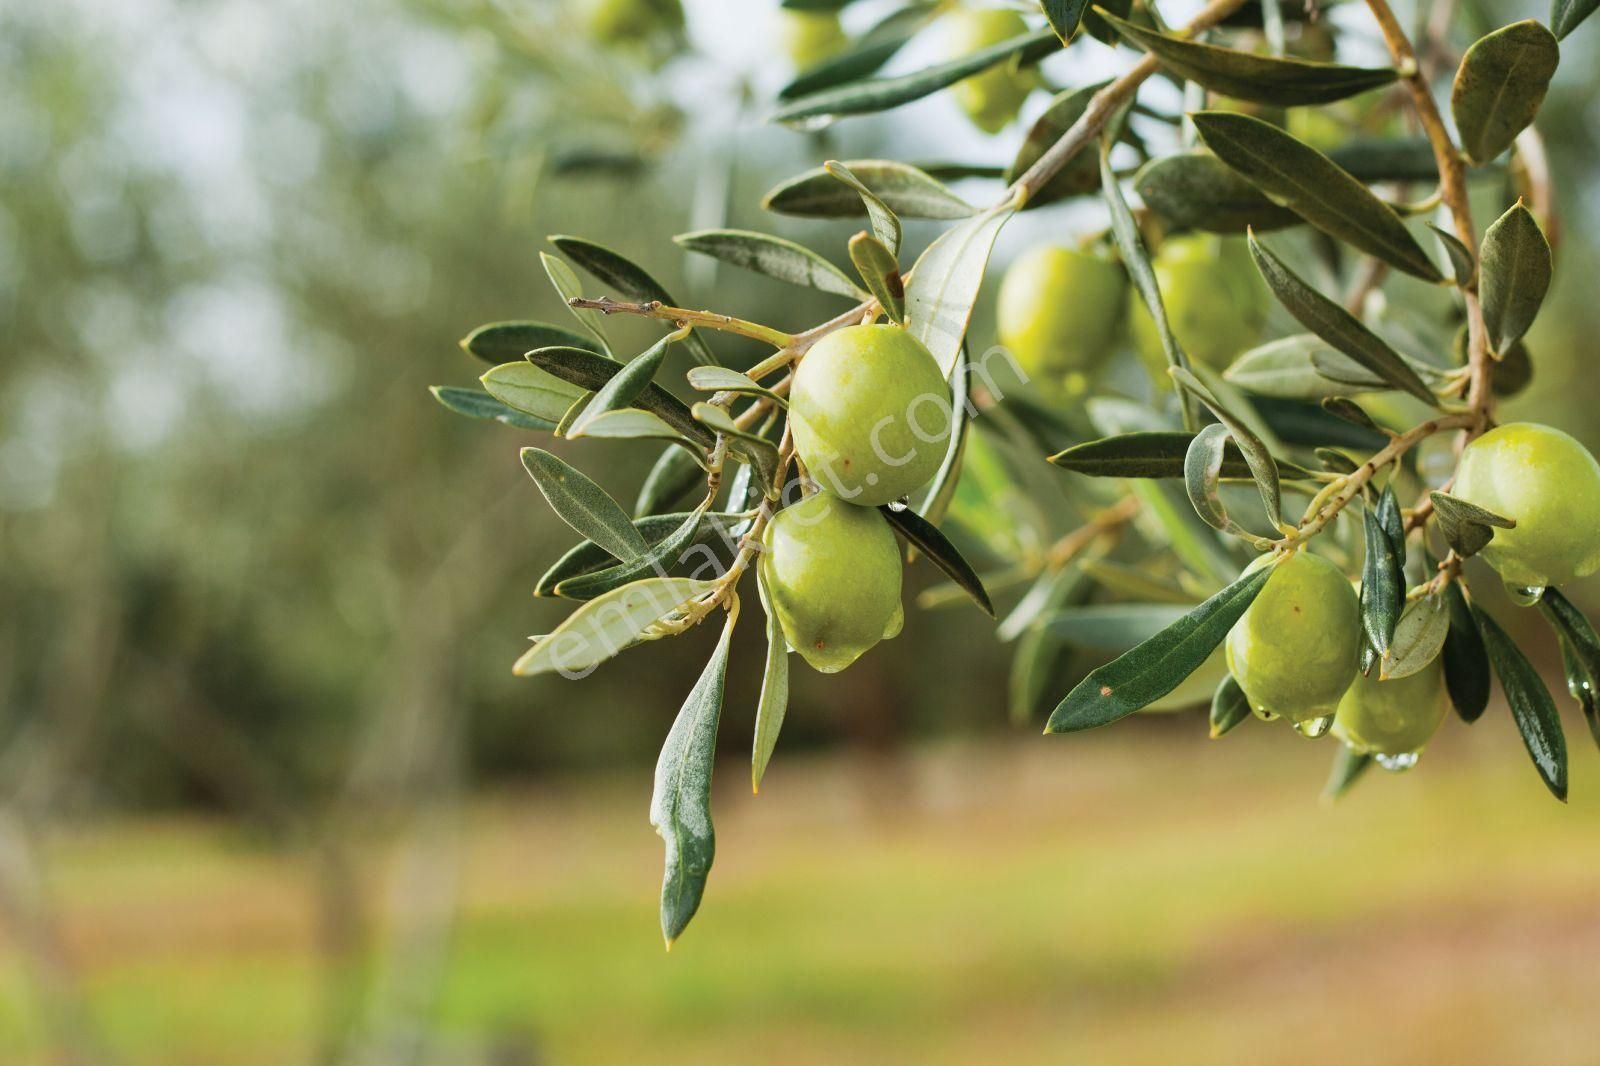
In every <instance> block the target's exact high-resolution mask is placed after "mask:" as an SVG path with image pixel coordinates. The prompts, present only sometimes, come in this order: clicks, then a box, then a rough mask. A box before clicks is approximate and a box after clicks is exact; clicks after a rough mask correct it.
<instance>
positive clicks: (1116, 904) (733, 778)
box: [0, 708, 1600, 1064]
mask: <svg viewBox="0 0 1600 1066" xmlns="http://www.w3.org/2000/svg"><path fill="white" fill-rule="evenodd" d="M1203 731H1204V728H1203V725H1201V724H1200V723H1199V722H1198V721H1195V720H1191V721H1190V722H1189V723H1182V722H1166V723H1143V724H1138V725H1133V726H1129V727H1126V728H1123V729H1119V730H1114V731H1108V732H1105V733H1103V734H1095V735H1083V736H1077V737H1069V738H1048V739H1045V738H1037V737H1025V738H1017V739H1016V740H1013V741H1007V742H1005V743H1002V744H995V745H987V746H982V747H966V746H961V747H957V746H951V747H937V748H930V749H923V750H920V751H918V752H917V753H915V754H914V755H912V756H910V757H908V758H907V759H906V760H904V761H903V762H899V763H894V764H891V765H881V764H870V763H867V762H865V761H859V760H855V759H852V758H849V757H841V758H838V759H833V760H827V761H812V762H805V761H798V762H797V761H795V760H790V761H788V762H787V763H786V762H785V761H784V760H783V759H782V758H780V760H779V761H778V762H777V764H775V768H774V770H773V772H772V774H771V775H770V776H769V778H768V782H767V784H766V785H765V786H764V788H763V792H762V795H761V796H760V797H758V798H752V797H751V796H750V795H749V794H748V792H747V791H746V789H745V788H744V784H745V782H746V781H747V780H748V777H747V773H746V770H745V768H744V767H742V766H740V765H739V764H738V762H737V761H736V760H731V759H730V760H729V761H728V762H726V763H724V764H723V765H722V766H721V767H720V769H719V781H718V789H719V791H718V796H717V810H718V816H719V823H718V837H719V839H718V845H719V854H718V859H717V869H716V871H715V872H714V875H713V878H712V883H711V887H710V889H709V891H708V893H707V897H706V902H705V906H704V908H703V910H702V912H701V914H700V916H699V917H698V918H697V919H696V921H695V923H694V924H693V925H692V926H691V927H690V929H689V931H688V932H687V933H686V934H685V936H684V938H683V939H682V940H681V941H680V942H679V944H678V945H677V946H676V947H675V948H674V950H673V951H672V952H671V953H670V954H668V953H665V952H663V950H662V944H661V939H660V935H659V932H658V929H657V925H656V914H655V893H656V890H657V885H658V881H659V877H660V860H661V855H660V845H659V842H658V841H657V840H656V838H655V837H654V835H653V834H652V833H651V831H650V828H649V826H648V825H647V823H646V819H645V809H646V806H647V803H648V794H649V788H650V780H649V774H648V773H637V774H631V775H628V776H627V777H626V778H619V779H616V780H607V781H599V782H597V781H593V780H573V781H569V782H565V783H564V784H562V785H561V786H560V787H553V788H551V789H548V790H543V791H539V792H536V793H523V794H517V795H501V796H496V797H491V798H487V799H482V800H480V801H478V802H477V803H475V804H474V805H473V807H472V809H471V811H470V813H469V814H468V816H467V817H466V819H465V828H464V832H463V833H462V835H461V837H460V838H459V840H458V845H459V847H458V854H459V857H460V859H461V863H460V881H459V884H458V885H457V886H456V887H457V888H459V891H460V893H461V898H462V908H461V912H460V914H459V917H458V920H457V922H456V924H455V926H454V928H453V931H452V933H451V935H450V936H449V937H448V938H447V939H446V940H445V941H443V942H442V944H441V945H440V951H439V953H438V954H437V956H436V959H435V956H433V955H430V953H429V946H428V945H427V944H411V945H410V946H409V947H405V946H402V945H398V944H390V945H389V947H388V950H389V951H393V952H403V951H410V952H413V954H401V955H399V956H397V957H399V958H403V959H418V960H424V961H420V962H417V963H415V965H416V966H420V967H422V969H421V970H420V971H417V970H414V969H413V968H412V964H411V963H407V964H404V965H400V966H398V967H397V969H399V970H400V971H401V972H402V973H406V974H412V975H415V974H416V973H418V972H420V973H422V974H423V975H424V976H426V975H427V974H429V973H437V974H438V975H439V981H438V982H437V988H436V991H437V996H431V995H428V994H426V993H427V992H428V990H429V986H430V982H427V981H423V982H422V987H423V994H421V995H417V996H414V995H412V993H411V992H410V991H408V990H407V989H406V988H405V987H404V986H403V985H401V986H389V985H388V983H387V982H380V983H379V986H378V988H377V989H376V994H375V999H374V1002H376V1003H378V1004H383V1005H386V1006H384V1007H381V1008H380V1009H379V1013H378V1015H377V1017H380V1018H388V1019H390V1020H393V1019H394V1018H395V1017H399V1018H400V1019H401V1020H403V1021H414V1020H415V1016H416V1015H418V1014H420V1015H422V1016H423V1018H424V1020H425V1021H427V1022H428V1023H429V1025H430V1027H431V1029H432V1030H433V1031H434V1032H435V1033H436V1034H437V1041H436V1042H435V1043H434V1044H433V1045H432V1048H431V1056H432V1057H431V1058H429V1059H426V1061H434V1062H442V1063H463V1062H466V1063H471V1062H485V1063H487V1062H532V1061H539V1062H551V1063H611V1062H623V1061H650V1062H655V1063H678V1062H682V1063H708V1062H715V1063H722V1062H735V1061H741V1060H747V1061H762V1062H766V1063H811V1062H829V1063H839V1062H871V1063H919V1064H920V1063H970V1062H980V1061H989V1062H996V1061H1006V1062H1060V1061H1063V1060H1065V1059H1066V1058H1068V1057H1070V1058H1071V1059H1072V1060H1073V1061H1084V1062H1108V1061H1115V1062H1118V1063H1146V1062H1148V1063H1172V1062H1185V1063H1210V1062H1217V1063H1224V1062H1226V1063H1234V1062H1238V1061H1241V1060H1245V1061H1251V1062H1294V1063H1307V1062H1328V1063H1348V1062H1352V1061H1360V1062H1364V1063H1391V1062H1392V1063H1418V1062H1441V1063H1444V1062H1449V1063H1460V1062H1469V1061H1471V1062H1490V1061H1494V1062H1508V1061H1524V1062H1528V1061H1538V1062H1541V1063H1545V1064H1559V1063H1588V1062H1592V1061H1593V1059H1594V1046H1595V1045H1594V1017H1595V1015H1594V1008H1593V990H1592V978H1593V976H1594V973H1595V961H1594V960H1595V959H1597V958H1600V908H1597V905H1596V899H1597V898H1600V891H1597V890H1600V834H1597V833H1596V832H1595V830H1594V826H1595V823H1596V817H1597V815H1600V788H1596V786H1595V780H1596V775H1595V774H1594V772H1593V769H1592V768H1593V767H1594V766H1596V765H1597V764H1600V763H1597V759H1596V754H1595V753H1594V751H1593V750H1592V747H1591V746H1590V745H1589V742H1588V738H1587V736H1586V734H1585V732H1584V730H1583V728H1582V726H1581V724H1579V723H1577V722H1575V721H1574V722H1569V737H1570V740H1571V742H1572V744H1573V747H1574V759H1573V763H1574V773H1573V777H1574V787H1573V795H1574V799H1573V802H1572V803H1571V804H1570V805H1569V806H1562V805H1561V804H1558V803H1556V802H1555V801H1553V800H1552V799H1550V798H1549V797H1548V796H1547V795H1546V794H1545V792H1544V790H1543V788H1542V786H1541V785H1540V783H1539V781H1538V779H1537V777H1536V776H1535V774H1534V772H1533V770H1532V769H1531V767H1530V766H1529V765H1528V762H1527V759H1526V757H1525V755H1524V753H1523V752H1522V750H1521V747H1520V744H1519V742H1518V741H1517V739H1516V736H1515V733H1514V731H1513V730H1512V728H1511V726H1510V723H1509V721H1508V720H1507V717H1506V715H1505V711H1504V709H1503V708H1502V709H1500V710H1498V711H1491V713H1490V716H1489V719H1487V720H1485V721H1484V722H1482V723H1480V724H1479V725H1478V726H1477V727H1475V728H1474V730H1473V731H1472V732H1471V734H1468V733H1467V731H1466V730H1464V729H1462V728H1460V727H1459V726H1456V727H1454V728H1450V729H1447V731H1446V735H1445V736H1444V737H1443V738H1442V739H1441V740H1440V741H1438V742H1437V743H1436V744H1435V746H1434V748H1433V749H1431V750H1430V751H1429V753H1428V755H1427V757H1426V758H1424V760H1423V762H1422V766H1421V767H1420V768H1419V769H1418V770H1416V771H1414V772H1412V773H1410V774H1406V775H1400V776H1393V775H1387V774H1382V773H1381V772H1380V773H1376V774H1375V775H1374V776H1372V777H1371V778H1369V779H1368V780H1365V781H1362V782H1361V783H1360V784H1359V785H1358V786H1357V788H1356V790H1355V791H1354V793H1353V794H1352V795H1351V796H1350V797H1349V798H1348V799H1347V800H1346V801H1344V802H1343V803H1342V804H1341V805H1339V806H1338V807H1335V808H1333V809H1331V810H1330V809H1326V808H1324V807H1322V806H1321V805H1319V803H1318V792H1319V790H1320V788H1321V785H1322V780H1323V776H1324V774H1325V771H1326V768H1327V763H1328V761H1329V759H1330V757H1331V753H1332V747H1331V745H1330V743H1322V742H1319V743H1312V742H1309V741H1305V740H1302V739H1300V738H1297V737H1295V736H1293V735H1291V734H1290V733H1289V731H1288V730H1287V729H1281V728H1270V727H1266V726H1261V725H1259V724H1256V723H1247V724H1246V726H1245V727H1243V728H1242V729H1241V730H1240V731H1239V732H1238V733H1237V734H1235V735H1234V736H1230V737H1229V738H1227V739H1225V740H1223V741H1219V742H1207V741H1205V740H1203V739H1201V737H1202V735H1203ZM781 754H782V753H781V752H780V756H781ZM49 857H50V864H51V883H52V886H53V890H54V893H55V897H56V902H57V905H58V907H59V909H60V911H61V914H62V916H63V921H64V923H65V927H66V935H67V939H68V941H69V944H70V948H71V951H72V954H73V957H74V960H75V962H76V963H77V964H78V966H79V968H80V970H81V972H82V974H83V977H84V981H85V985H86V988H87V994H88V998H89V1002H90V1008H91V1011H92V1013H93V1015H94V1017H95V1019H96V1021H97V1022H98V1023H99V1025H100V1027H101V1028H102V1030H103V1032H104V1034H105V1035H106V1038H107V1041H108V1043H109V1044H110V1045H111V1046H112V1048H113V1049H114V1050H115V1051H117V1052H119V1053H120V1054H121V1056H122V1058H123V1059H124V1060H126V1061H131V1062H136V1063H152V1064H155V1063H160V1064H188V1063H195V1064H199V1063H207V1064H212V1063H230V1064H235V1063H243V1064H253V1063H262V1064H266V1063H274V1064H284V1063H296V1062H302V1061H309V1057H310V1047H311V1045H312V1037H311V1033H312V1031H313V1028H314V1026H315V1024H316V1021H317V1017H318V1014H317V1011H318V1003H317V999H318V989H319V988H320V987H321V986H320V985H319V983H318V982H319V976H318V973H319V971H318V967H317V964H316V961H315V952H314V940H315V935H314V930H313V926H312V919H311V905H310V886H311V884H312V878H311V876H310V873H309V868H310V867H309V863H308V861H307V860H306V859H305V858H304V857H303V856H297V855H293V854H282V853H279V852H274V851H269V850H263V849H260V848H258V847H255V846H253V845H251V844H249V843H247V842H244V841H242V840H241V839H240V837H239V836H238V834H237V833H236V832H234V831H231V830H229V829H227V828H226V827H224V826H220V825H217V824H213V823H207V822H203V821H152V822H127V823H120V824H116V825H111V826H100V827H91V828H86V829H82V830H77V831H73V832H70V833H66V834H63V835H62V836H60V837H59V838H58V839H56V840H54V841H52V843H51V845H50V848H49ZM452 869H453V867H452V866H451V864H450V863H448V862H444V863H440V862H439V861H438V859H437V857H434V858H432V859H430V860H429V862H428V863H426V864H424V865H423V866H422V867H421V868H420V871H417V870H414V871H412V872H411V873H412V874H416V873H419V872H420V874H421V876H422V877H423V879H424V882H429V883H432V882H441V881H442V883H443V884H444V885H445V886H446V887H448V886H449V875H450V872H451V870H452ZM409 876H411V875H410V874H408V873H407V866H406V863H405V861H404V859H403V857H400V856H396V857H394V858H393V860H392V861H391V862H388V863H385V864H383V865H381V866H380V867H379V868H377V869H375V870H374V871H373V876H372V878H371V880H372V882H373V888H374V894H375V897H376V898H377V900H378V901H379V906H380V907H381V909H382V910H383V913H384V914H385V915H386V916H387V918H388V919H389V921H388V922H386V923H384V924H385V925H386V927H387V926H389V925H392V924H393V919H394V918H395V917H396V916H397V915H398V914H402V913H405V912H406V911H405V908H406V903H405V902H404V901H406V900H407V899H408V898H410V897H409V896H408V893H407V891H405V890H396V889H395V887H394V886H395V884H396V883H400V884H405V885H412V884H415V883H416V882H413V881H410V880H407V878H408V877H409ZM396 878H399V879H400V880H399V881H398V882H397V881H396V880H395V879H396ZM396 899H398V900H401V901H402V902H401V903H400V904H393V900H396ZM413 903H414V901H413ZM397 907H398V908H399V909H397ZM402 924H403V923H402ZM0 951H3V952H4V953H3V954H0V1061H4V1062H5V1063H44V1062H49V1061H53V1060H52V1059H51V1058H50V1056H49V1052H48V1048H47V1047H46V1046H45V1044H44V1039H45V1037H44V1033H43V1031H42V1029H41V1027H40V1025H39V1023H38V1021H37V1018H36V1014H37V1010H36V1007H35V1004H34V1001H33V998H32V996H31V993H30V991H29V988H28V986H27V985H26V984H25V983H24V982H23V980H22V978H21V971H20V969H19V965H20V964H19V963H18V961H17V951H16V946H15V944H14V943H11V942H0ZM386 957H387V956H386ZM430 959H435V962H436V964H435V962H429V961H426V960H430ZM496 1044H499V1045H501V1046H502V1047H503V1048H509V1047H511V1046H514V1045H520V1046H522V1047H524V1048H527V1049H530V1050H534V1051H536V1052H537V1058H535V1057H534V1056H528V1057H525V1058H517V1057H511V1056H507V1057H502V1058H495V1057H493V1056H492V1055H490V1054H488V1053H487V1050H486V1049H488V1048H490V1047H491V1046H493V1045H496ZM380 1061H385V1060H383V1059H382V1057H381V1056H380Z"/></svg>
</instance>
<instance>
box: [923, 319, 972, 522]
mask: <svg viewBox="0 0 1600 1066" xmlns="http://www.w3.org/2000/svg"><path fill="white" fill-rule="evenodd" d="M971 378H972V373H971V369H970V364H969V361H968V359H967V352H966V349H965V348H963V349H962V350H961V352H960V353H959V354H958V355H957V357H956V365H955V369H954V370H952V371H951V372H950V444H949V445H948V446H947V447H946V448H945V453H944V460H943V461H942V462H941V463H940V464H939V469H938V471H937V472H936V473H935V474H934V475H933V480H932V481H929V482H928V487H927V488H926V489H925V490H923V495H922V499H921V500H919V501H917V502H916V504H915V506H914V508H913V509H914V510H915V511H916V512H917V513H918V514H919V515H921V516H922V517H923V518H926V519H927V520H928V521H930V522H932V523H933V524H934V525H938V524H939V523H941V522H943V521H944V516H945V514H946V512H948V511H949V509H950V503H951V501H952V500H954V499H955V495H956V488H957V486H958V484H959V482H960V480H961V464H962V460H963V459H964V458H965V456H966V451H967V433H968V432H969V430H970V428H971V425H972V414H973V411H974V408H973V406H972V404H971V401H970V394H971Z"/></svg>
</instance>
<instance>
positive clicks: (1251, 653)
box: [1226, 423, 1600, 756]
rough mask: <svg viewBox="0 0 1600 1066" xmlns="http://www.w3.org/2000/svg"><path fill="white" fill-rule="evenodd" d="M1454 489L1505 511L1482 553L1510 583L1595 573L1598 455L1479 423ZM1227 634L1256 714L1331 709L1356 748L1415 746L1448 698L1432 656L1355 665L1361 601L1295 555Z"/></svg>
mask: <svg viewBox="0 0 1600 1066" xmlns="http://www.w3.org/2000/svg"><path fill="white" fill-rule="evenodd" d="M1454 495H1456V496H1457V497H1459V498H1460V499H1463V500H1466V501H1467V502H1468V503H1472V504H1475V505H1477V506H1479V507H1482V508H1484V509H1486V510H1489V511H1493V512H1495V513H1496V514H1499V515H1502V516H1504V517H1507V518H1514V519H1515V520H1516V523H1517V524H1516V526H1515V527H1514V528H1511V529H1500V530H1496V531H1495V536H1494V539H1493V540H1491V541H1490V542H1489V545H1488V546H1487V547H1485V548H1484V549H1483V552H1482V557H1483V559H1484V560H1485V561H1486V562H1487V563H1488V564H1489V565H1490V566H1492V567H1493V568H1494V569H1495V570H1496V571H1497V572H1498V573H1499V574H1500V576H1501V577H1502V578H1504V579H1505V580H1506V581H1507V582H1508V583H1510V584H1514V585H1524V586H1534V587H1538V588H1544V587H1547V586H1550V585H1558V584H1562V583H1564V582H1568V581H1572V580H1574V579H1576V578H1581V577H1587V576H1589V575H1590V574H1593V573H1595V572H1596V571H1597V570H1600V462H1596V460H1595V457H1594V456H1593V455H1591V454H1590V453H1589V451H1588V450H1587V449H1586V448H1584V446H1583V445H1582V444H1580V443H1579V442H1578V441H1576V440H1574V439H1573V438H1572V437H1570V436H1568V435H1567V434H1565V433H1563V432H1561V431H1560V430H1557V429H1552V428H1550V427H1549V426H1541V425H1536V424H1533V423H1514V424H1510V425H1504V426H1500V427H1498V428H1496V429H1493V430H1490V431H1489V432H1488V433H1485V434H1484V435H1483V436H1481V437H1479V438H1477V439H1476V440H1474V441H1473V442H1472V443H1471V444H1469V445H1468V446H1467V448H1466V450H1465V451H1464V452H1463V453H1462V456H1461V464H1460V467H1459V469H1458V471H1457V474H1456V482H1455V486H1454ZM1251 565H1252V567H1260V566H1266V565H1273V566H1274V569H1273V572H1272V575H1271V576H1270V577H1269V578H1268V579H1267V583H1266V585H1265V586H1263V587H1262V590H1261V592H1260V594H1259V595H1258V596H1257V597H1256V599H1255V601H1254V602H1253V603H1252V604H1251V605H1250V608H1249V610H1247V611H1246V612H1245V613H1244V615H1243V617H1241V618H1240V619H1239V621H1238V622H1237V623H1236V624H1235V625H1234V627H1233V629H1232V631H1230V632H1229V634H1228V639H1227V645H1226V653H1227V659H1228V668H1229V670H1230V671H1231V672H1232V674H1233V677H1234V680H1235V681H1237V682H1238V683H1239V687H1240V689H1242V690H1243V691H1244V694H1245V697H1246V699H1248V700H1249V702H1250V706H1251V708H1252V709H1253V710H1254V711H1255V712H1256V713H1257V714H1260V715H1262V716H1265V717H1283V718H1287V719H1289V720H1290V721H1294V722H1308V721H1311V720H1314V719H1318V718H1324V717H1327V716H1329V715H1332V716H1333V732H1334V734H1335V735H1336V736H1338V737H1340V738H1341V739H1343V740H1344V741H1345V742H1346V743H1347V744H1349V745H1350V746H1351V747H1352V748H1355V749H1356V750H1357V751H1361V752H1366V753H1370V754H1374V755H1386V756H1400V755H1407V754H1410V753H1414V752H1416V751H1418V750H1419V749H1421V747H1422V746H1423V744H1425V743H1426V742H1427V740H1428V738H1429V737H1431V736H1432V735H1433V733H1434V731H1435V730H1436V729H1438V727H1439V723H1440V722H1442V721H1443V720H1444V717H1445V712H1446V710H1447V708H1448V701H1447V696H1446V692H1445V687H1444V672H1443V667H1442V666H1441V664H1440V663H1439V661H1438V660H1435V661H1434V662H1433V663H1431V664H1430V665H1429V666H1428V667H1427V668H1426V669H1424V670H1423V671H1421V672H1420V673H1417V674H1413V675H1411V676H1409V677H1404V678H1397V679H1393V680H1387V681H1380V680H1378V679H1377V678H1376V677H1368V676H1363V675H1361V674H1360V672H1359V671H1358V669H1357V664H1358V662H1359V659H1360V654H1361V644H1362V640H1363V637H1362V632H1361V622H1360V607H1359V605H1358V601H1357V597H1356V594H1355V591H1354V590H1353V589H1352V587H1351V584H1350V582H1349V581H1348V580H1347V579H1346V578H1345V576H1344V574H1343V573H1342V572H1340V570H1339V568H1338V567H1336V566H1334V565H1333V564H1332V563H1330V562H1328V561H1327V560H1326V559H1323V558H1321V557H1320V556H1316V555H1312V554H1311V553H1310V552H1307V551H1303V550H1302V551H1296V552H1294V553H1293V554H1290V555H1288V556H1286V557H1284V558H1281V559H1277V560H1276V561H1275V562H1274V561H1273V559H1272V557H1269V556H1263V557H1262V558H1261V559H1258V560H1256V562H1255V563H1253V564H1251Z"/></svg>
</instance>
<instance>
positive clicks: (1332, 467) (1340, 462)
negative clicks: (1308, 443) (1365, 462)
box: [1316, 448, 1361, 474]
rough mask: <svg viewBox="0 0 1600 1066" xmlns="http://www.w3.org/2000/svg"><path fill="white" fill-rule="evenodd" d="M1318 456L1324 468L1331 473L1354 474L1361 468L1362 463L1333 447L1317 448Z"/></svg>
mask: <svg viewBox="0 0 1600 1066" xmlns="http://www.w3.org/2000/svg"><path fill="white" fill-rule="evenodd" d="M1316 456H1317V461H1318V462H1320V463H1321V464H1322V468H1323V469H1324V470H1327V471H1328V472H1329V473H1333V474H1354V473H1355V472H1356V471H1357V470H1360V469H1361V464H1360V463H1357V462H1356V461H1355V460H1354V459H1352V458H1350V457H1349V456H1348V455H1346V454H1344V453H1343V452H1339V451H1335V450H1333V449H1332V448H1318V449H1316Z"/></svg>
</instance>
